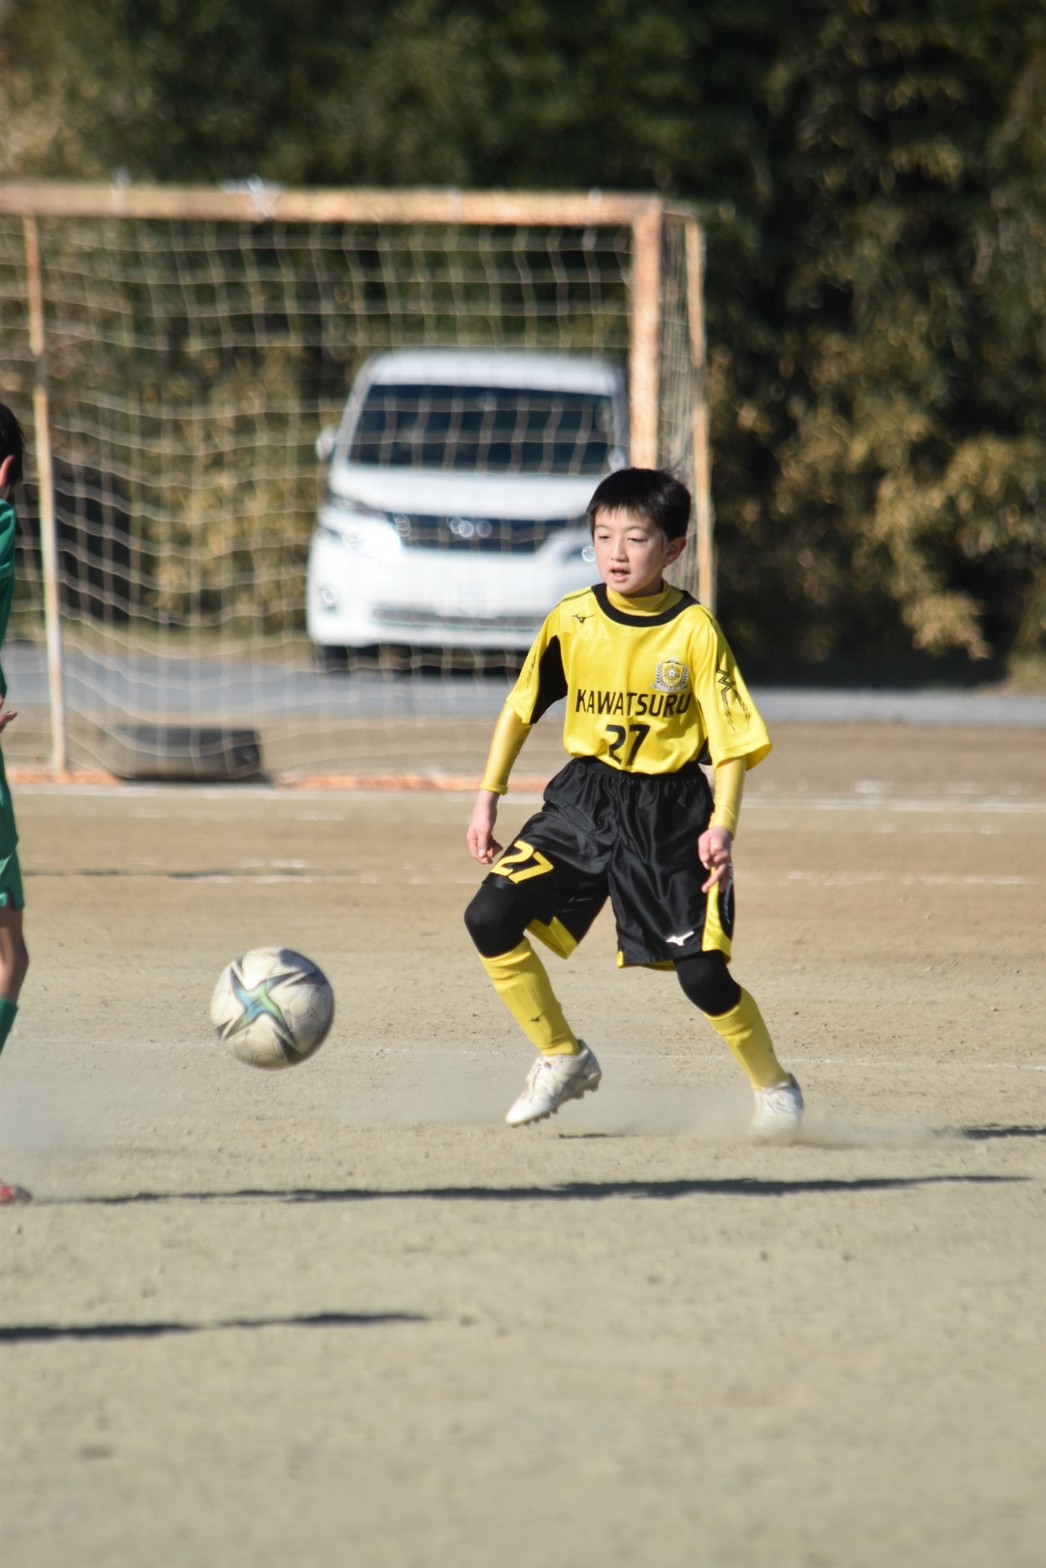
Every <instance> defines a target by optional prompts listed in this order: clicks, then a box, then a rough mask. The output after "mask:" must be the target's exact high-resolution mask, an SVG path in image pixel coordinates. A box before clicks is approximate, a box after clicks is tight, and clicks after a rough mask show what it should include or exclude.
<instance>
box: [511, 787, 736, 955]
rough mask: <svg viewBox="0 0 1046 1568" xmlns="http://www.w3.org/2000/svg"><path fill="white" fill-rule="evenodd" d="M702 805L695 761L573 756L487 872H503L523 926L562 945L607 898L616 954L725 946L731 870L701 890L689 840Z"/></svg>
mask: <svg viewBox="0 0 1046 1568" xmlns="http://www.w3.org/2000/svg"><path fill="white" fill-rule="evenodd" d="M711 814H712V793H711V790H710V789H709V787H708V781H707V779H706V778H705V775H704V773H703V772H702V771H701V769H700V768H699V767H698V766H697V765H696V763H695V764H694V765H693V767H690V768H686V769H684V770H682V771H681V772H679V773H667V774H647V773H619V772H618V771H617V770H616V769H615V768H610V767H607V765H606V764H605V763H603V762H597V761H596V760H595V759H594V758H574V759H573V760H572V761H570V762H568V763H567V765H566V767H565V768H563V769H562V771H561V772H559V773H557V774H556V777H555V778H554V779H552V781H551V782H550V783H549V785H548V788H547V789H546V790H545V797H544V805H543V806H542V808H541V810H540V811H539V812H537V813H536V815H535V816H533V817H531V818H530V819H529V821H528V822H527V823H526V824H525V825H524V826H523V827H522V828H521V829H520V832H519V833H518V834H517V836H516V837H515V838H514V839H513V841H512V843H511V844H509V845H508V847H507V848H506V849H505V850H504V851H503V853H502V854H501V855H500V856H499V858H498V859H497V860H496V861H495V863H494V865H493V867H492V868H491V871H490V873H489V875H488V877H487V881H488V882H494V883H499V884H501V885H502V886H503V885H504V884H505V882H506V881H507V882H508V883H510V884H511V886H512V888H513V890H514V892H515V893H516V894H517V895H518V897H519V898H520V900H521V901H522V902H523V904H524V907H525V909H526V911H527V913H528V916H529V920H528V929H529V930H531V931H533V932H534V934H535V935H537V936H539V937H540V938H541V939H542V940H543V941H546V942H548V944H549V945H550V946H551V947H553V948H555V949H556V951H557V952H560V953H561V954H563V955H564V956H566V955H567V954H568V953H570V952H572V951H573V949H574V948H575V947H576V946H577V944H578V942H580V941H581V938H582V937H583V936H584V935H585V933H586V932H587V931H588V929H589V927H590V926H591V924H592V922H593V921H594V920H595V918H596V916H597V915H598V914H599V911H600V910H601V909H602V907H603V905H604V903H605V902H606V900H607V898H609V899H610V902H611V905H612V907H613V910H614V917H615V920H616V922H617V938H618V949H619V951H618V962H619V963H620V964H656V965H666V964H674V963H675V961H676V959H678V958H683V957H685V956H687V955H690V954H693V953H706V952H710V951H718V952H721V953H723V955H724V956H725V957H726V958H729V957H730V938H731V936H732V934H733V924H734V900H733V882H732V880H731V881H730V882H729V883H727V884H726V885H723V884H720V885H719V886H718V887H715V888H713V889H712V890H711V892H710V893H708V894H707V895H706V894H705V893H702V891H701V884H702V883H703V882H704V881H705V880H706V879H707V876H708V873H707V871H706V870H705V868H704V867H703V866H702V865H701V862H700V861H699V860H698V858H697V840H698V836H699V835H700V834H701V833H703V832H704V830H705V828H706V827H707V826H708V821H709V818H710V816H711Z"/></svg>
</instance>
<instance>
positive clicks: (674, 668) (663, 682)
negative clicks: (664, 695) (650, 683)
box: [654, 659, 690, 691]
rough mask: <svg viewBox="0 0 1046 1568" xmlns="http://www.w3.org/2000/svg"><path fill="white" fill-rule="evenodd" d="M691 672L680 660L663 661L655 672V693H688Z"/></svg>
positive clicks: (659, 662) (660, 661)
mask: <svg viewBox="0 0 1046 1568" xmlns="http://www.w3.org/2000/svg"><path fill="white" fill-rule="evenodd" d="M689 684H690V671H689V670H688V669H687V667H686V665H685V664H683V663H682V662H681V661H680V660H679V659H661V660H659V661H658V666H657V669H656V670H655V671H654V690H655V691H686V689H687V687H688V686H689Z"/></svg>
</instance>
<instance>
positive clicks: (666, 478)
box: [588, 468, 690, 539]
mask: <svg viewBox="0 0 1046 1568" xmlns="http://www.w3.org/2000/svg"><path fill="white" fill-rule="evenodd" d="M597 512H635V513H637V514H638V516H640V517H644V518H645V519H646V521H647V522H648V523H653V525H654V527H655V528H660V530H661V532H662V533H663V534H664V536H665V538H666V539H685V538H686V531H687V528H688V526H689V523H690V491H689V490H688V489H687V488H686V485H682V484H680V483H679V480H678V479H677V478H676V477H675V475H674V474H670V473H668V472H667V470H665V469H663V468H619V469H617V471H616V472H615V473H612V474H608V475H607V477H606V478H605V479H604V480H603V481H602V482H601V484H599V485H598V486H597V488H596V493H595V495H594V496H593V497H592V499H591V501H590V502H589V503H588V521H589V526H590V527H591V528H595V526H596V513H597Z"/></svg>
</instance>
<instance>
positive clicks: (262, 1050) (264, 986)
mask: <svg viewBox="0 0 1046 1568" xmlns="http://www.w3.org/2000/svg"><path fill="white" fill-rule="evenodd" d="M333 1021H334V993H333V991H332V990H331V987H330V982H329V981H328V979H327V977H326V975H325V974H324V973H323V971H322V969H320V968H318V967H317V965H316V964H314V963H313V962H312V960H311V959H310V958H303V957H302V955H301V953H295V952H292V951H291V949H290V948H289V947H256V948H253V949H252V950H251V951H250V952H249V953H244V954H243V955H242V957H240V958H234V959H233V961H232V963H231V964H229V965H227V967H226V968H225V969H223V970H222V973H221V975H220V976H219V978H218V984H217V985H216V986H215V988H214V995H213V996H212V997H211V1023H212V1024H213V1025H214V1032H215V1034H216V1035H217V1036H218V1039H219V1040H221V1042H222V1044H223V1045H227V1046H228V1047H229V1049H230V1051H231V1052H232V1054H233V1055H234V1056H236V1057H238V1058H239V1060H240V1061H241V1062H247V1063H248V1064H249V1065H250V1066H251V1067H293V1066H295V1064H296V1063H298V1062H304V1061H305V1060H306V1058H307V1057H309V1056H311V1055H312V1054H313V1052H314V1051H318V1050H319V1048H320V1046H321V1045H322V1044H323V1042H324V1040H325V1039H326V1038H327V1035H328V1033H329V1032H330V1026H331V1024H332V1023H333Z"/></svg>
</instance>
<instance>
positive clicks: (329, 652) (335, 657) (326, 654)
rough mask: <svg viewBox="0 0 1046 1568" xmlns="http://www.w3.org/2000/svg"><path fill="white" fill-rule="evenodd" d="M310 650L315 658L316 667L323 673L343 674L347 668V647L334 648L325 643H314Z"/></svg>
mask: <svg viewBox="0 0 1046 1568" xmlns="http://www.w3.org/2000/svg"><path fill="white" fill-rule="evenodd" d="M312 652H313V657H314V658H315V660H316V668H317V669H318V670H320V671H322V673H323V674H324V675H339V674H344V672H345V671H346V670H348V667H349V650H348V648H335V647H330V646H329V645H327V644H321V643H314V644H313V649H312Z"/></svg>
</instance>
